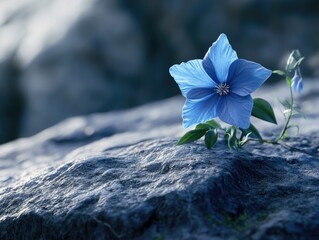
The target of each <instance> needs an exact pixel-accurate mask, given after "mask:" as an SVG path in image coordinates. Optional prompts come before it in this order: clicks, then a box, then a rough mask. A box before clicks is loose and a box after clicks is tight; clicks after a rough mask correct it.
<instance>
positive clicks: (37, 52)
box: [0, 0, 319, 143]
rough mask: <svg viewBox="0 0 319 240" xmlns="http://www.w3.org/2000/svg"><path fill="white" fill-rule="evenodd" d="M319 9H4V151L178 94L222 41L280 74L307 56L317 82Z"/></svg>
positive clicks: (49, 2)
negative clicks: (179, 79) (66, 125)
mask: <svg viewBox="0 0 319 240" xmlns="http://www.w3.org/2000/svg"><path fill="white" fill-rule="evenodd" d="M317 5H318V3H317V1H316V0H304V1H297V0H289V1H287V0H282V1H278V0H268V1H259V0H252V1H247V0H237V1H236V3H234V2H231V1H224V0H215V1H211V0H201V1H189V0H188V1H187V0H169V1H167V0H166V1H165V0H162V1H154V0H135V1H128V0H107V1H105V0H69V1H65V0H41V1H38V0H14V1H13V0H12V1H10V0H0V96H1V97H0V100H1V101H0V143H3V142H6V141H8V140H10V139H14V138H16V137H18V136H20V137H21V136H30V135H33V134H35V133H37V132H39V131H40V130H42V129H44V128H47V127H49V126H52V125H53V124H55V123H57V122H59V121H61V120H63V119H65V118H68V117H71V116H75V115H81V114H83V115H86V114H89V113H93V112H105V111H109V110H114V109H121V108H122V109H123V108H127V107H131V106H133V105H139V104H141V103H145V102H147V101H151V100H157V99H162V98H166V97H170V96H173V95H175V94H177V93H178V92H179V90H178V88H177V86H176V84H175V82H174V81H173V80H172V78H171V77H170V76H169V73H168V71H167V70H168V68H169V67H170V66H171V65H173V64H175V63H179V62H182V61H187V60H190V59H194V58H201V57H203V55H204V54H205V52H206V51H207V48H208V47H209V46H210V45H211V43H212V42H213V41H214V40H215V39H216V38H217V37H218V35H219V34H220V33H221V32H225V33H227V35H228V36H229V39H230V40H231V43H232V45H233V47H234V48H235V49H236V51H237V52H238V54H239V56H240V57H241V58H246V59H250V60H253V61H257V62H260V63H262V64H263V65H265V66H266V67H268V68H272V69H275V68H277V67H278V66H279V65H281V66H283V65H284V64H283V61H284V59H286V55H287V54H289V52H290V51H291V49H294V48H300V50H301V52H302V53H303V54H304V55H305V56H306V59H305V61H304V65H303V69H302V70H303V73H307V74H309V75H310V76H312V75H313V74H316V75H317V76H318V75H319V72H318V69H319V52H318V49H319V42H318V41H317V39H318V38H319V36H318V31H316V29H318V26H319V17H318V16H319V12H318V9H319V8H318V7H317ZM216 23H218V24H216ZM21 99H22V100H21Z"/></svg>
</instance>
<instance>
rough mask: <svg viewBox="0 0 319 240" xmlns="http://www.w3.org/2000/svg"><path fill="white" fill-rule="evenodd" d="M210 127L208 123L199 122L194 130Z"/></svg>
mask: <svg viewBox="0 0 319 240" xmlns="http://www.w3.org/2000/svg"><path fill="white" fill-rule="evenodd" d="M211 128H212V127H211V126H210V125H209V124H206V123H200V124H198V125H197V126H196V128H195V129H196V130H206V131H208V130H210V129H211Z"/></svg>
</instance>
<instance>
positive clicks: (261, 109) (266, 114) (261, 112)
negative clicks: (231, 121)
mask: <svg viewBox="0 0 319 240" xmlns="http://www.w3.org/2000/svg"><path fill="white" fill-rule="evenodd" d="M251 115H252V116H254V117H256V118H259V119H261V120H264V121H266V122H270V123H274V124H277V120H276V117H275V113H274V110H273V108H272V106H271V105H270V103H269V102H267V101H266V100H264V99H262V98H255V99H254V107H253V110H252V113H251Z"/></svg>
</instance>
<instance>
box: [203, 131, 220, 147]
mask: <svg viewBox="0 0 319 240" xmlns="http://www.w3.org/2000/svg"><path fill="white" fill-rule="evenodd" d="M217 140H218V133H217V129H211V130H209V131H207V132H206V134H205V145H206V147H207V148H208V149H211V148H212V147H213V146H214V145H215V144H216V143H217Z"/></svg>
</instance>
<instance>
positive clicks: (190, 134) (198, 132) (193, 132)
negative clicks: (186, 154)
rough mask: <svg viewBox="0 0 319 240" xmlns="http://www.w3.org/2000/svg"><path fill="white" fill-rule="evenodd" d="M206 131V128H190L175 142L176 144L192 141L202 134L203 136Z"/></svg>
mask: <svg viewBox="0 0 319 240" xmlns="http://www.w3.org/2000/svg"><path fill="white" fill-rule="evenodd" d="M205 133H206V130H202V129H201V130H191V131H189V132H187V133H185V135H184V136H183V137H181V138H180V139H179V141H178V143H177V145H182V144H185V143H191V142H194V141H196V140H198V139H200V138H201V137H202V136H204V134H205Z"/></svg>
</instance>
